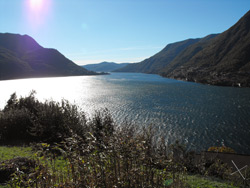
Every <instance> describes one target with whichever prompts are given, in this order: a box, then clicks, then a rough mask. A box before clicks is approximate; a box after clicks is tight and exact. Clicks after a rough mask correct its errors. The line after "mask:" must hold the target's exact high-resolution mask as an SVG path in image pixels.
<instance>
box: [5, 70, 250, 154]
mask: <svg viewBox="0 0 250 188" xmlns="http://www.w3.org/2000/svg"><path fill="white" fill-rule="evenodd" d="M31 90H35V91H36V92H37V94H36V97H37V98H38V99H39V100H43V101H44V100H46V99H49V100H50V99H53V100H55V101H60V100H61V99H67V100H69V101H70V102H71V103H74V104H77V105H78V106H79V107H80V108H81V109H82V110H83V111H85V112H86V113H87V114H88V115H91V114H93V113H94V112H95V110H99V109H101V108H108V109H109V111H110V112H111V114H112V116H113V118H114V119H115V120H116V121H117V122H122V121H124V120H127V121H132V122H133V123H135V124H136V125H137V126H140V125H142V124H143V125H153V126H158V127H159V129H160V130H161V132H162V133H164V135H165V136H166V137H167V140H168V143H173V142H174V141H175V140H180V141H181V142H182V143H184V144H186V145H187V148H188V149H195V150H196V151H201V150H207V149H208V147H209V146H221V145H226V146H229V147H231V148H233V149H234V150H235V151H237V152H239V153H247V154H250V88H233V87H219V86H209V85H202V84H197V83H191V82H182V81H177V80H172V79H166V78H162V77H160V76H158V75H151V74H140V73H112V74H110V75H102V76H81V77H58V78H36V79H20V80H7V81H0V91H1V92H0V109H3V107H4V106H5V104H6V102H7V100H8V99H9V97H10V95H11V94H12V93H14V92H16V93H17V95H18V96H27V95H28V94H29V93H30V92H31Z"/></svg>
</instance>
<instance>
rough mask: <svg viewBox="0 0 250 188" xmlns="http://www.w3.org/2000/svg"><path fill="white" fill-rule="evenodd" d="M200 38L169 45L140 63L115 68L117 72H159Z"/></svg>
mask: <svg viewBox="0 0 250 188" xmlns="http://www.w3.org/2000/svg"><path fill="white" fill-rule="evenodd" d="M199 41H200V39H188V40H185V41H181V42H176V43H172V44H169V45H167V46H166V47H165V48H164V49H163V50H161V51H160V52H159V53H157V54H155V55H154V56H152V57H150V58H148V59H145V60H144V61H142V62H140V63H131V64H129V65H127V66H126V67H124V68H121V69H117V70H115V71H116V72H143V73H151V74H158V73H159V72H160V71H161V70H162V69H163V68H165V67H166V66H167V65H168V64H169V63H171V61H173V59H174V58H175V57H176V56H178V55H179V54H180V53H181V52H182V51H183V50H184V49H186V48H187V47H188V46H190V45H192V44H195V43H197V42H199Z"/></svg>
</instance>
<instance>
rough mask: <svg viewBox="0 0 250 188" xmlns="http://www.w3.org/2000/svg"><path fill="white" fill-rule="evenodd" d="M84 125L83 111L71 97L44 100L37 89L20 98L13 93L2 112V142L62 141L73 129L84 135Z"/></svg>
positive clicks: (73, 131) (0, 128) (0, 115)
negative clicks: (69, 99)
mask: <svg viewBox="0 0 250 188" xmlns="http://www.w3.org/2000/svg"><path fill="white" fill-rule="evenodd" d="M84 127H86V118H85V115H84V113H81V112H79V110H78V109H77V106H75V105H71V104H69V102H68V101H65V100H63V101H62V102H61V103H58V102H54V101H45V102H44V103H42V102H39V101H38V100H37V99H36V98H35V92H31V94H30V95H29V96H28V97H21V98H20V99H17V97H16V94H15V93H14V94H12V95H11V97H10V99H9V100H8V102H7V105H6V106H5V108H4V109H3V111H2V112H1V113H0V130H1V131H0V143H1V144H19V143H22V144H27V143H30V142H47V143H54V142H60V141H62V140H64V138H67V137H70V136H71V135H72V133H75V134H77V135H79V136H82V135H83V132H84Z"/></svg>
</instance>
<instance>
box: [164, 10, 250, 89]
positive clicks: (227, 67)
mask: <svg viewBox="0 0 250 188" xmlns="http://www.w3.org/2000/svg"><path fill="white" fill-rule="evenodd" d="M249 52H250V11H249V12H248V13H247V14H245V15H244V16H243V17H242V18H241V19H240V20H239V21H238V22H237V23H236V24H235V25H234V26H232V27H231V28H230V29H228V30H227V31H225V32H223V33H222V34H220V35H219V36H217V37H216V38H215V40H212V41H211V42H210V43H209V44H207V45H206V46H205V47H204V48H203V49H202V50H200V51H199V52H198V53H197V54H195V55H194V56H193V57H192V58H191V59H190V60H189V61H187V62H185V64H183V65H182V66H178V67H176V68H175V69H174V70H172V71H171V69H170V68H169V67H166V68H165V69H164V70H163V71H162V72H163V73H162V75H163V76H166V77H171V78H176V79H187V80H191V81H196V82H201V83H207V84H214V85H226V86H243V87H250V53H249Z"/></svg>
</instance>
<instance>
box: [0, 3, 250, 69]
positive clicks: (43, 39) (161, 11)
mask: <svg viewBox="0 0 250 188" xmlns="http://www.w3.org/2000/svg"><path fill="white" fill-rule="evenodd" d="M249 9H250V0H0V32H1V33H5V32H9V33H19V34H28V35H30V36H31V37H33V38H34V39H35V40H36V41H37V42H38V43H39V44H41V45H42V46H43V47H48V48H56V49H58V50H59V51H60V52H61V53H63V54H64V55H65V56H66V57H68V58H69V59H71V60H73V61H74V62H75V63H77V64H81V65H84V64H88V63H99V62H101V61H114V62H138V61H141V60H143V59H145V58H148V57H150V56H152V55H154V54H155V53H157V52H158V51H160V50H161V49H162V48H164V47H165V46H166V45H167V44H169V43H172V42H177V41H181V40H185V39H188V38H198V37H204V36H206V35H208V34H211V33H220V32H223V31H225V30H226V29H228V28H229V27H231V26H232V25H233V24H235V23H236V22H237V21H238V20H239V19H240V18H241V17H242V16H243V15H244V14H245V13H246V12H247V11H248V10H249Z"/></svg>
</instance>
